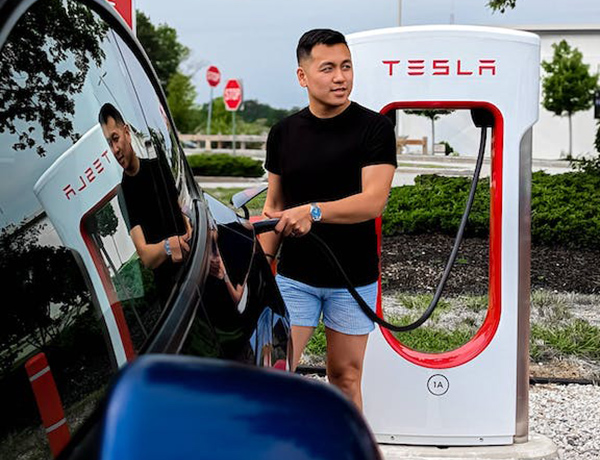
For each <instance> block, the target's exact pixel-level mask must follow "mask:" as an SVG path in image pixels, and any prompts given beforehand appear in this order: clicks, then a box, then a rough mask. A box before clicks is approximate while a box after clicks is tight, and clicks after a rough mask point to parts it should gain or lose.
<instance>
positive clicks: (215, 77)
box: [206, 65, 221, 134]
mask: <svg viewBox="0 0 600 460" xmlns="http://www.w3.org/2000/svg"><path fill="white" fill-rule="evenodd" d="M206 81H207V82H208V84H209V85H210V100H209V102H208V121H207V124H206V134H210V121H211V119H212V104H213V88H214V87H215V86H217V85H218V84H219V82H220V81H221V72H220V71H219V69H218V68H217V67H215V66H214V65H211V66H210V67H209V68H208V70H207V71H206Z"/></svg>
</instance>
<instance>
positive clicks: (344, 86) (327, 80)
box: [296, 29, 354, 116]
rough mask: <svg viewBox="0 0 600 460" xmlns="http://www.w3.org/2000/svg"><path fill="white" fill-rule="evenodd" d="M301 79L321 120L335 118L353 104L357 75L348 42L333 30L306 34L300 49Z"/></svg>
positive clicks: (298, 49) (321, 30)
mask: <svg viewBox="0 0 600 460" xmlns="http://www.w3.org/2000/svg"><path fill="white" fill-rule="evenodd" d="M296 57H297V58H298V70H297V76H298V81H299V83H300V85H301V86H302V87H304V88H306V89H307V90H308V97H309V101H310V108H311V110H312V111H313V113H315V115H317V116H319V115H321V116H334V115H337V114H338V113H339V112H341V111H343V110H344V109H345V108H346V107H347V106H348V105H349V104H350V101H349V99H348V98H349V96H350V92H351V91H352V82H353V79H354V74H353V70H352V58H351V56H350V49H349V48H348V44H347V43H346V39H345V38H344V36H343V35H342V34H341V33H340V32H336V31H335V30H331V29H313V30H309V31H308V32H306V33H305V34H304V35H302V37H300V40H299V42H298V47H297V48H296Z"/></svg>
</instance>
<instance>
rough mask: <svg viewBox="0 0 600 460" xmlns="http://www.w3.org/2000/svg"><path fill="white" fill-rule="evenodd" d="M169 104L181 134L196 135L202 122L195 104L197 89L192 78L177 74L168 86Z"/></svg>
mask: <svg viewBox="0 0 600 460" xmlns="http://www.w3.org/2000/svg"><path fill="white" fill-rule="evenodd" d="M167 94H168V96H167V102H168V103H169V108H170V109H171V114H172V115H173V120H174V121H175V127H176V128H177V130H178V131H179V132H181V133H194V132H196V129H197V128H198V126H199V124H200V122H201V116H200V114H199V110H200V109H199V108H198V107H197V106H196V104H195V102H194V101H195V100H196V95H197V93H196V88H195V87H194V84H193V83H192V79H191V77H189V76H187V75H184V74H182V73H181V72H176V73H175V74H174V75H173V76H172V77H171V80H170V81H169V84H168V86H167Z"/></svg>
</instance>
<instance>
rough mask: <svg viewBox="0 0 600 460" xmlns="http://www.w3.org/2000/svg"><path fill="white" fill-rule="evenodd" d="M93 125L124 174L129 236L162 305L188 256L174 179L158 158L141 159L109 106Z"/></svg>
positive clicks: (184, 222)
mask: <svg viewBox="0 0 600 460" xmlns="http://www.w3.org/2000/svg"><path fill="white" fill-rule="evenodd" d="M98 120H99V122H100V125H101V127H102V132H103V134H104V137H105V138H106V140H107V142H108V145H109V146H110V150H111V152H112V154H113V155H114V157H115V159H116V160H117V162H118V163H119V165H121V167H122V168H123V179H122V180H121V190H122V193H123V197H124V199H125V207H126V215H127V216H128V219H126V220H127V225H128V228H129V235H130V236H131V239H132V241H133V244H134V246H135V249H136V252H137V253H138V255H139V257H140V260H141V261H142V263H143V264H144V266H145V267H146V268H151V269H152V270H153V272H154V281H155V284H156V287H157V290H158V293H159V296H160V298H161V301H162V302H165V301H166V299H167V298H168V296H169V294H170V292H171V288H172V286H173V283H174V281H175V277H176V273H177V271H178V267H179V263H180V262H181V261H182V260H183V258H184V256H185V255H186V254H187V253H188V252H189V246H188V243H187V241H188V239H189V238H190V236H191V227H190V225H189V222H188V220H187V218H185V216H183V214H182V212H181V209H180V207H179V203H178V194H177V189H176V187H175V183H174V181H173V176H172V175H171V172H170V171H169V170H168V168H166V167H164V166H162V165H161V161H163V160H161V159H160V158H152V159H140V158H138V157H137V155H136V154H135V151H134V149H133V147H132V143H131V128H130V127H129V125H128V124H127V123H125V121H124V119H123V117H122V115H121V113H120V112H119V111H118V110H117V108H116V107H115V106H113V105H112V104H110V103H107V104H104V105H103V106H102V108H101V109H100V114H99V116H98Z"/></svg>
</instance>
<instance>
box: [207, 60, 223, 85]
mask: <svg viewBox="0 0 600 460" xmlns="http://www.w3.org/2000/svg"><path fill="white" fill-rule="evenodd" d="M206 81H207V82H208V84H209V85H210V86H213V87H214V86H217V85H218V84H219V82H220V81H221V72H219V68H218V67H215V66H214V65H211V66H210V67H209V68H208V70H207V71H206Z"/></svg>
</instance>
